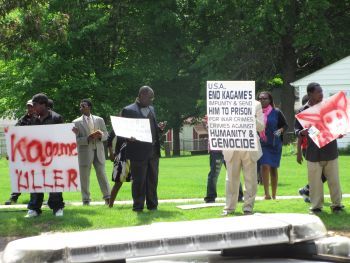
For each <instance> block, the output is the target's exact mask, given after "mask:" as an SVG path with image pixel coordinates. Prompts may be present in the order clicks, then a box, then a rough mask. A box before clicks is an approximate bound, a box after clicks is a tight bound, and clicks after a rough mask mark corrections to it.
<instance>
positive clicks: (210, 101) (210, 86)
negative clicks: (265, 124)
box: [207, 81, 258, 151]
mask: <svg viewBox="0 0 350 263" xmlns="http://www.w3.org/2000/svg"><path fill="white" fill-rule="evenodd" d="M207 116H208V133H209V142H210V149H211V150H224V149H232V150H235V151H257V150H258V148H257V141H256V124H255V82H254V81H207Z"/></svg>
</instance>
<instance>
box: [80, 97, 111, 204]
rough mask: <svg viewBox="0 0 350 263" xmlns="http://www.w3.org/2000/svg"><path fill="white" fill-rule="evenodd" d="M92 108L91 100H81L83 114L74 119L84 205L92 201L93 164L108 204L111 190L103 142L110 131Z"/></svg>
mask: <svg viewBox="0 0 350 263" xmlns="http://www.w3.org/2000/svg"><path fill="white" fill-rule="evenodd" d="M91 109H92V102H91V100H89V99H83V100H81V102H80V112H81V113H82V116H81V117H79V118H77V119H75V120H74V121H73V123H74V124H75V127H74V132H75V133H76V136H77V143H78V160H79V170H80V183H81V195H82V200H83V205H89V204H90V201H91V199H90V190H89V187H90V172H91V165H93V166H94V168H95V171H96V176H97V181H98V184H99V185H100V189H101V192H102V194H103V199H104V200H105V203H106V205H108V204H109V198H110V192H111V190H110V186H109V183H108V180H107V177H106V171H105V161H106V158H105V151H104V145H103V142H104V141H106V140H107V137H108V132H107V129H106V125H105V122H104V120H103V119H102V118H101V117H98V116H96V115H92V114H91Z"/></svg>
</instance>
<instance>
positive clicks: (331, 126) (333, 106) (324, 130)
mask: <svg viewBox="0 0 350 263" xmlns="http://www.w3.org/2000/svg"><path fill="white" fill-rule="evenodd" d="M349 114H350V104H349V101H348V100H347V98H346V96H345V93H344V92H342V91H341V92H338V93H336V94H335V95H333V96H332V97H329V98H327V99H325V100H323V101H322V102H320V103H318V104H316V105H314V106H312V107H310V108H308V109H306V110H304V111H302V112H300V113H298V114H297V115H295V117H296V118H297V119H298V121H299V122H300V124H301V125H302V126H303V127H304V128H308V129H309V136H310V138H311V139H312V140H313V142H314V143H315V144H316V145H317V146H318V147H319V148H322V147H323V146H325V145H327V144H328V143H330V142H331V141H333V140H335V139H337V138H338V137H339V136H340V135H344V134H346V133H347V132H349V131H350V121H349V116H350V115H349Z"/></svg>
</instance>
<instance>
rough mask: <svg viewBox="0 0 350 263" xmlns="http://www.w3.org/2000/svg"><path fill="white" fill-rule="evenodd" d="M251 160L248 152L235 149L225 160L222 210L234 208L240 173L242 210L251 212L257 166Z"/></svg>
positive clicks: (236, 200) (255, 186)
mask: <svg viewBox="0 0 350 263" xmlns="http://www.w3.org/2000/svg"><path fill="white" fill-rule="evenodd" d="M256 165H257V164H256V162H254V161H252V160H251V157H250V152H243V151H242V152H239V151H236V152H235V153H234V155H233V158H232V159H231V160H230V161H229V162H226V169H227V172H226V205H225V208H224V211H227V212H229V213H231V212H233V211H234V210H235V209H236V206H237V202H238V193H239V183H240V173H241V169H243V176H244V186H245V191H244V204H243V211H247V212H252V211H253V207H254V201H255V196H256V191H257V170H256V169H257V167H256Z"/></svg>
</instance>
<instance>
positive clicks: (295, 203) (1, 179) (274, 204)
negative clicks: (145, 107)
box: [0, 155, 350, 236]
mask: <svg viewBox="0 0 350 263" xmlns="http://www.w3.org/2000/svg"><path fill="white" fill-rule="evenodd" d="M208 159H209V156H208V155H200V156H192V157H190V156H186V157H178V158H161V160H160V174H159V186H158V195H159V199H177V198H203V197H204V195H205V192H206V180H207V174H208V170H209V164H208ZM349 161H350V156H341V157H340V158H339V163H340V179H341V185H342V190H343V193H350V178H349V176H348V175H347V173H348V171H349V165H350V162H349ZM106 169H107V174H108V176H110V174H111V170H112V163H111V162H107V165H106ZM279 174H280V177H279V186H278V195H297V194H298V189H299V188H300V187H302V186H304V185H305V183H306V181H307V177H306V166H305V164H303V165H298V164H297V163H296V161H295V156H294V155H287V156H283V157H282V161H281V167H280V169H279ZM9 181H10V180H9V175H8V164H7V161H6V160H5V159H4V158H3V159H1V160H0V202H1V203H3V202H4V201H5V200H7V199H8V197H9V194H10V192H11V190H10V183H9ZM90 187H91V193H92V199H93V200H94V201H101V200H102V197H101V192H100V190H99V187H98V183H97V180H96V176H95V174H94V171H93V172H92V176H91V186H90ZM224 187H225V169H224V168H223V169H222V171H221V174H220V177H219V181H218V187H217V189H218V195H219V196H220V197H224V192H225V188H224ZM325 193H328V188H327V187H325ZM262 195H263V189H262V186H259V190H258V196H262ZM64 199H65V201H80V200H81V196H80V193H64ZM28 200H29V194H23V195H22V196H21V197H20V199H19V203H27V202H28ZM117 200H131V191H130V183H125V184H124V186H123V187H122V189H121V191H120V193H119V195H118V198H117ZM327 202H329V200H326V203H325V209H324V212H323V213H322V214H321V215H320V218H321V219H322V220H323V221H324V223H325V224H326V226H327V228H328V229H332V230H347V231H349V230H350V224H349V223H348V222H350V217H349V216H348V213H347V212H344V213H342V214H337V215H334V214H331V213H330V209H329V207H328V205H329V203H327ZM344 204H345V206H346V207H350V199H349V198H347V199H344ZM241 205H242V204H240V205H239V207H238V209H237V212H236V214H237V215H241ZM308 207H309V205H308V204H306V203H304V201H303V200H302V199H296V200H270V201H257V202H256V206H255V212H260V213H270V212H271V213H277V212H280V213H308ZM221 210H222V207H213V208H204V209H195V210H180V209H178V208H176V204H161V205H160V207H159V210H158V211H154V212H148V211H146V212H144V213H142V214H136V213H133V212H132V211H131V206H130V205H117V206H115V207H114V208H113V209H109V208H108V207H105V206H89V207H73V206H67V207H66V208H65V215H64V217H63V218H55V217H53V216H52V214H51V211H49V209H44V212H43V215H42V216H40V217H39V218H35V219H29V220H28V219H25V218H23V216H24V215H25V213H26V211H25V210H23V209H6V210H3V209H2V210H0V222H1V224H0V236H16V235H17V236H18V235H19V236H28V235H36V234H39V233H41V232H49V231H81V230H87V229H99V228H110V227H120V226H132V225H141V224H149V223H152V222H164V221H180V220H196V219H205V218H216V217H220V213H221Z"/></svg>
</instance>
